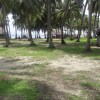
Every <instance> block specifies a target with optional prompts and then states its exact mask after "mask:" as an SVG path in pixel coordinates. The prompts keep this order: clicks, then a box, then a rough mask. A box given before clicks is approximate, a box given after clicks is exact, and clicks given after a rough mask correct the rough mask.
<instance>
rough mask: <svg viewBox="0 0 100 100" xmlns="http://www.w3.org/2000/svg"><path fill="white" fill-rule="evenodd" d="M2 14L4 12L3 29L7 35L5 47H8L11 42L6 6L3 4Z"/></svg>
mask: <svg viewBox="0 0 100 100" xmlns="http://www.w3.org/2000/svg"><path fill="white" fill-rule="evenodd" d="M2 12H3V23H4V25H3V29H4V34H5V40H6V44H5V47H8V46H9V43H10V42H9V34H8V31H7V20H6V11H5V6H4V4H2Z"/></svg>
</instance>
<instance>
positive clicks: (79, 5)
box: [0, 0, 100, 51]
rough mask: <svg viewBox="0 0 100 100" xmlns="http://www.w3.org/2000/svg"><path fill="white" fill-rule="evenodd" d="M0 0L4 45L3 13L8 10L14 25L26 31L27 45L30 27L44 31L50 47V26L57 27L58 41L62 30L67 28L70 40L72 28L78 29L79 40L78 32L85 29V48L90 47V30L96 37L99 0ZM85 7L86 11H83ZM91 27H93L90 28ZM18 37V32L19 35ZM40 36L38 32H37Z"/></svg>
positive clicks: (30, 33) (62, 33) (7, 31)
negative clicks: (58, 32)
mask: <svg viewBox="0 0 100 100" xmlns="http://www.w3.org/2000/svg"><path fill="white" fill-rule="evenodd" d="M83 2H84V0H38V1H37V0H9V1H8V0H0V9H1V10H0V13H1V16H2V17H0V20H1V26H2V29H3V32H4V34H5V40H6V47H8V46H9V44H10V34H9V30H8V24H7V23H8V22H7V21H8V20H7V16H8V14H9V13H12V15H13V19H14V26H15V29H16V31H15V34H16V38H17V37H18V36H17V29H18V28H20V29H21V30H22V31H23V30H26V31H28V37H29V41H30V45H31V46H32V45H36V44H35V41H34V40H33V38H32V31H35V32H36V33H38V34H39V32H40V30H41V31H42V32H44V33H45V32H47V35H46V34H45V38H47V42H48V43H49V47H50V48H54V43H53V38H52V37H53V36H52V35H53V34H52V30H53V29H55V30H56V32H57V31H59V30H60V31H61V37H60V38H61V44H66V43H65V41H64V30H70V34H69V35H68V36H69V37H70V40H73V30H78V35H77V36H76V38H77V42H79V41H80V37H81V32H82V31H83V30H85V29H88V32H87V43H86V48H85V49H86V51H90V49H91V48H90V39H91V32H92V31H93V33H94V35H93V36H94V37H96V30H97V29H98V28H99V13H100V7H99V6H100V1H99V0H86V3H85V4H84V3H83ZM86 7H88V11H89V14H88V15H85V11H86ZM91 27H93V28H91ZM21 37H22V35H21ZM38 37H40V36H38Z"/></svg>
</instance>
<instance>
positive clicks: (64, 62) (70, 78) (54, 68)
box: [0, 55, 100, 100]
mask: <svg viewBox="0 0 100 100" xmlns="http://www.w3.org/2000/svg"><path fill="white" fill-rule="evenodd" d="M0 71H1V72H6V73H8V74H9V76H10V77H16V78H21V79H28V80H30V79H31V80H39V81H42V82H45V83H46V84H48V85H50V86H52V87H53V88H55V90H56V91H58V92H59V95H57V94H56V95H57V96H58V98H60V99H59V100H66V99H65V98H66V97H65V96H64V95H62V94H66V93H67V94H71V95H77V96H82V87H81V86H80V81H81V82H83V80H87V78H88V80H90V81H98V82H100V60H92V59H89V58H82V57H80V56H69V55H65V56H64V57H63V58H59V59H57V60H50V61H48V60H45V61H42V60H33V59H32V58H31V57H16V58H8V59H7V58H2V57H1V58H0ZM80 78H82V80H81V79H80ZM84 78H85V79H84ZM54 100H57V99H54ZM84 100H85V99H84ZM87 100H90V99H87Z"/></svg>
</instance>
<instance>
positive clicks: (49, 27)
mask: <svg viewBox="0 0 100 100" xmlns="http://www.w3.org/2000/svg"><path fill="white" fill-rule="evenodd" d="M47 2H48V18H47V19H48V23H47V24H48V34H49V48H54V44H53V42H52V34H51V0H47Z"/></svg>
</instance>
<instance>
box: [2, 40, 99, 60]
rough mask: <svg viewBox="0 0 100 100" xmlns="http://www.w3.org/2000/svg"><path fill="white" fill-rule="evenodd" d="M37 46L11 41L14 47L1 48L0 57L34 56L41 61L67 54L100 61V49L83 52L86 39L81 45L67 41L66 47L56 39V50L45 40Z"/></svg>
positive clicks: (38, 42)
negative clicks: (49, 46)
mask: <svg viewBox="0 0 100 100" xmlns="http://www.w3.org/2000/svg"><path fill="white" fill-rule="evenodd" d="M35 41H36V44H37V46H31V47H30V46H29V42H28V41H24V40H22V41H18V40H11V42H12V45H11V46H10V47H9V48H5V47H3V46H0V56H4V57H14V56H32V57H33V58H35V59H36V58H37V59H38V58H41V59H56V58H58V57H62V56H63V55H65V54H70V55H73V54H74V55H81V56H82V57H91V58H94V59H100V48H92V51H93V52H90V53H86V52H83V51H84V48H85V44H86V39H85V38H82V39H81V42H80V43H76V42H75V41H70V40H69V39H65V41H66V43H67V44H66V45H64V46H61V45H60V40H59V39H54V43H55V45H56V48H55V49H50V48H48V43H46V42H45V39H38V40H35ZM91 43H92V44H95V43H96V39H91Z"/></svg>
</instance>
